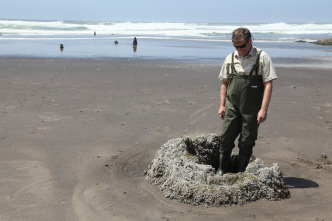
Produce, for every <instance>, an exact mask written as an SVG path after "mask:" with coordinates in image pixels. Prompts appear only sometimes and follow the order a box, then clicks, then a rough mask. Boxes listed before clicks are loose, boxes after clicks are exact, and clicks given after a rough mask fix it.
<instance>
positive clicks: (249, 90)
mask: <svg viewBox="0 0 332 221" xmlns="http://www.w3.org/2000/svg"><path fill="white" fill-rule="evenodd" d="M232 42H233V45H234V47H235V48H236V51H235V52H233V53H231V54H229V55H228V56H227V57H226V59H225V61H224V63H223V65H222V68H221V71H220V75H219V80H222V83H221V89H220V108H219V111H218V114H219V116H220V118H221V119H223V120H224V124H223V130H222V134H221V144H220V161H219V168H218V170H217V175H220V176H222V175H223V174H225V173H226V172H227V171H228V165H229V160H230V156H231V153H232V150H233V148H234V147H235V144H234V143H235V139H236V138H237V137H238V136H239V139H238V147H239V165H238V168H237V169H238V171H239V172H244V171H245V169H246V167H247V165H248V163H249V160H250V157H251V155H252V153H253V147H254V146H255V141H256V140H257V134H258V126H259V124H260V123H262V122H264V121H265V120H266V117H267V110H268V107H269V103H270V99H271V95H272V87H273V85H272V81H273V80H275V79H277V78H278V76H277V75H276V72H275V69H274V66H273V64H272V61H271V58H270V57H269V55H268V54H267V53H265V52H264V51H262V50H260V49H258V48H256V47H254V46H252V42H253V39H252V36H251V33H250V31H249V30H248V29H247V28H238V29H236V30H234V31H233V34H232Z"/></svg>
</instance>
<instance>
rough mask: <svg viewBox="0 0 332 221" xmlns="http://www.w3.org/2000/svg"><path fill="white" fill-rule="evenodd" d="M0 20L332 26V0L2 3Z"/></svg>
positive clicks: (8, 0)
mask: <svg viewBox="0 0 332 221" xmlns="http://www.w3.org/2000/svg"><path fill="white" fill-rule="evenodd" d="M0 3H1V4H0V5H1V7H0V19H32V20H84V21H132V22H218V23H224V22H227V23H230V22H234V23H237V22H241V23H250V22H259V23H270V22H287V23H308V22H312V23H314V22H329V23H331V22H332V16H331V10H332V1H331V0H315V1H312V0H238V1H232V0H205V1H202V0H199V1H195V0H29V1H27V0H0Z"/></svg>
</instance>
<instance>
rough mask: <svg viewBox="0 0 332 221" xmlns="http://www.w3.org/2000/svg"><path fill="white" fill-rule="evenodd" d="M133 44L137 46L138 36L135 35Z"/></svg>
mask: <svg viewBox="0 0 332 221" xmlns="http://www.w3.org/2000/svg"><path fill="white" fill-rule="evenodd" d="M133 46H134V47H137V38H136V37H134V41H133Z"/></svg>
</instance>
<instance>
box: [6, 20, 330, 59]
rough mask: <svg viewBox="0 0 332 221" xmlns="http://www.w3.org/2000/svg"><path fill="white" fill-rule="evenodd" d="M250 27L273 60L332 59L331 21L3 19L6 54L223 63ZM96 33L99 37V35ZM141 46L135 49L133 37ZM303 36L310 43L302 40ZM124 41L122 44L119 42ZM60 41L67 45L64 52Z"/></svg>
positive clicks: (258, 43) (257, 40)
mask: <svg viewBox="0 0 332 221" xmlns="http://www.w3.org/2000/svg"><path fill="white" fill-rule="evenodd" d="M240 26H242V27H247V28H249V29H250V30H251V32H252V35H253V37H254V45H255V46H257V47H259V48H261V49H263V50H265V51H267V52H268V54H269V55H270V56H271V57H272V58H310V57H319V56H322V57H330V56H331V55H332V47H330V46H319V45H315V44H313V43H312V42H314V41H316V40H317V39H322V38H331V37H332V23H331V24H315V23H309V24H287V23H271V24H265V23H262V24H258V23H257V24H223V23H220V24H217V23H153V22H150V23H149V22H147V23H134V22H86V21H31V20H0V34H1V35H0V56H2V57H4V56H6V57H51V58H145V59H159V58H160V59H164V58H167V59H173V58H174V59H200V60H208V61H215V62H219V61H220V60H222V59H223V58H225V56H226V55H227V54H229V53H231V52H232V51H234V48H233V46H232V43H231V41H230V38H231V33H232V31H233V30H234V29H236V28H238V27H240ZM94 33H96V35H95V34H94ZM134 37H137V40H138V46H137V48H133V45H132V41H133V38H134ZM298 40H302V41H304V42H302V43H300V42H297V41H298ZM115 41H118V44H115V43H114V42H115ZM60 44H63V45H64V49H63V50H60Z"/></svg>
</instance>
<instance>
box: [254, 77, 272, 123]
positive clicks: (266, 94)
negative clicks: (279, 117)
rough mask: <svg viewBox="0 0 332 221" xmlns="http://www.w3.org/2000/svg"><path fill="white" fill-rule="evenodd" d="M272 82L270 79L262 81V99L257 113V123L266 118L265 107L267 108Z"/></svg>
mask: <svg viewBox="0 0 332 221" xmlns="http://www.w3.org/2000/svg"><path fill="white" fill-rule="evenodd" d="M272 89H273V84H272V81H268V82H265V83H264V96H263V101H262V106H261V109H260V111H259V112H258V114H257V123H258V124H260V123H262V122H264V121H265V120H266V118H267V109H268V108H269V104H270V100H271V96H272Z"/></svg>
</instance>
